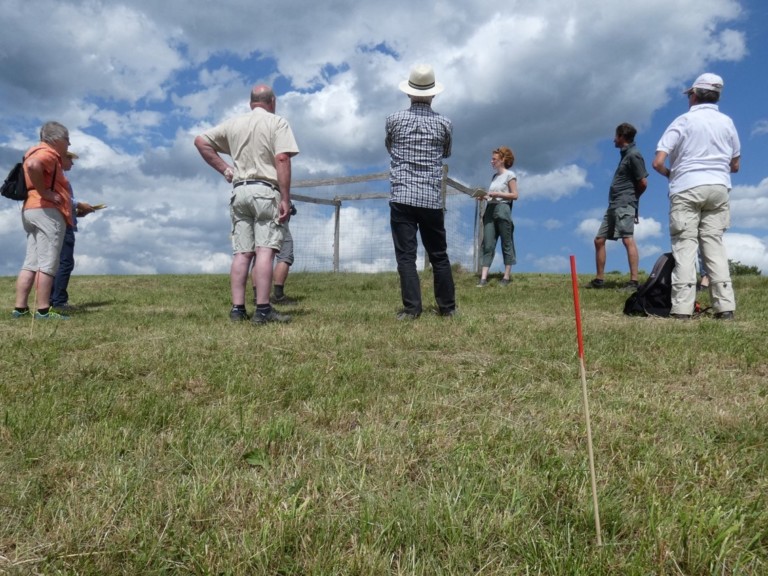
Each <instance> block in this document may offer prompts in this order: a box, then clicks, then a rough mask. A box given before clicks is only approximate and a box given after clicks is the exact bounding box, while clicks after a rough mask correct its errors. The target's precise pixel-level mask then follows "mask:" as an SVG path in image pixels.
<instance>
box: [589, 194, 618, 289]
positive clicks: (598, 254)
mask: <svg viewBox="0 0 768 576" xmlns="http://www.w3.org/2000/svg"><path fill="white" fill-rule="evenodd" d="M614 228H615V221H614V217H613V211H612V210H610V209H609V210H607V211H606V212H605V215H604V216H603V221H602V222H601V223H600V228H599V229H598V231H597V234H596V235H595V280H597V281H598V282H599V283H600V284H601V285H602V283H603V277H604V276H605V241H606V239H607V238H609V237H610V238H613V236H614ZM594 284H595V282H594V281H593V285H594Z"/></svg>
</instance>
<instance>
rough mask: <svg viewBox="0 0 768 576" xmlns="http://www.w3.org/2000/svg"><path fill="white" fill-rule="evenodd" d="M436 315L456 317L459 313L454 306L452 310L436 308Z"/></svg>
mask: <svg viewBox="0 0 768 576" xmlns="http://www.w3.org/2000/svg"><path fill="white" fill-rule="evenodd" d="M437 315H438V316H440V317H442V318H456V317H457V316H458V315H459V311H458V310H456V308H454V309H453V310H445V311H443V310H438V311H437Z"/></svg>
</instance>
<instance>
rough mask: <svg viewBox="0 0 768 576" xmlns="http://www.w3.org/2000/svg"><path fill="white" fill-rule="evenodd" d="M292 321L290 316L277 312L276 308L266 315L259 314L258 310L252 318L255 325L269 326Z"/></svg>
mask: <svg viewBox="0 0 768 576" xmlns="http://www.w3.org/2000/svg"><path fill="white" fill-rule="evenodd" d="M290 321H291V317H290V316H289V315H288V314H280V312H278V311H277V310H275V309H274V308H273V309H272V310H270V311H269V312H267V313H266V314H264V313H263V312H259V311H258V310H257V311H256V312H255V313H254V315H253V318H251V322H253V323H254V324H259V325H261V324H269V323H271V322H277V323H283V324H284V323H288V322H290Z"/></svg>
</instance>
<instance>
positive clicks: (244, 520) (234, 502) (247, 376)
mask: <svg viewBox="0 0 768 576" xmlns="http://www.w3.org/2000/svg"><path fill="white" fill-rule="evenodd" d="M589 278H590V277H589V276H587V275H585V276H584V277H582V278H581V282H582V284H586V282H587V281H588V280H589ZM456 279H457V291H458V301H459V309H460V316H459V317H458V318H455V319H444V318H440V317H437V316H434V315H431V314H425V315H424V316H422V318H420V319H419V320H418V321H415V322H405V323H403V322H397V321H396V320H395V312H396V311H397V310H398V307H399V306H398V304H399V288H398V286H399V284H398V281H397V276H396V275H395V274H376V275H363V274H354V275H348V274H338V275H334V274H307V273H295V274H292V276H291V278H290V279H289V286H288V293H289V294H290V295H291V296H295V297H297V298H299V299H300V303H299V305H298V306H296V307H295V309H294V322H293V323H291V324H290V325H279V326H276V325H271V326H266V327H254V326H251V325H250V324H246V325H233V324H231V323H230V322H229V320H228V305H229V295H228V279H227V278H226V277H225V276H133V277H131V276H129V277H75V278H73V280H72V285H71V289H70V293H71V294H72V298H73V300H74V301H75V302H76V303H78V304H81V305H83V308H82V309H81V310H80V311H78V312H77V313H75V314H74V315H73V318H72V319H71V320H70V321H69V322H48V323H46V322H39V321H38V322H35V323H33V322H32V321H30V320H12V319H11V318H10V310H11V309H12V305H13V285H14V279H12V278H0V303H2V305H3V309H4V310H5V312H3V314H4V315H5V317H4V318H3V320H2V322H0V334H2V356H1V360H0V362H1V363H2V366H1V372H0V373H1V374H2V385H1V386H0V488H1V489H0V573H3V574H11V575H16V574H94V575H95V574H134V575H135V574H267V575H277V574H281V575H288V574H312V575H315V574H328V575H336V574H359V575H376V574H393V575H394V574H403V575H405V574H418V575H432V574H457V575H468V574H476V575H500V574H505V575H506V574H510V575H517V574H545V575H561V574H562V575H577V574H578V575H590V574H594V575H602V574H616V575H638V576H640V575H650V574H685V575H710V574H722V575H731V574H749V575H764V574H768V407H767V405H766V402H767V399H768V352H767V351H766V345H767V343H768V298H766V294H768V278H765V277H758V276H749V277H747V276H740V277H737V278H736V294H737V300H738V305H739V309H738V311H737V320H736V322H731V323H728V322H718V321H715V320H713V319H709V318H704V319H701V320H697V321H691V322H680V321H672V320H661V319H643V318H628V317H625V316H623V315H622V313H621V310H622V306H623V303H624V300H625V299H626V297H627V294H626V293H622V292H620V291H617V290H612V289H608V290H600V291H598V290H590V289H582V290H581V294H580V296H581V304H582V311H583V314H582V316H583V325H584V341H585V350H586V352H585V361H586V379H587V383H588V386H589V395H590V396H589V397H590V407H591V412H592V432H593V439H594V451H595V463H596V474H597V489H598V495H599V502H600V516H601V520H602V530H603V545H602V546H597V545H596V541H595V527H594V516H593V512H592V499H591V488H590V479H589V467H588V459H587V443H586V434H585V422H584V416H583V409H582V400H581V380H580V373H579V361H578V350H577V341H576V333H575V320H574V312H573V300H572V293H571V284H570V278H569V277H568V276H564V275H534V274H520V275H517V276H515V279H514V282H513V285H512V286H510V287H508V288H502V287H499V286H498V277H496V278H493V279H492V281H491V285H490V286H489V287H487V288H483V289H478V288H475V282H476V278H475V277H474V276H472V275H470V274H466V273H459V274H457V277H456ZM624 279H626V278H624ZM611 280H614V281H615V283H616V284H618V283H619V282H620V280H622V279H621V278H619V277H618V276H616V277H615V278H613V279H611V278H609V283H610V282H611ZM423 284H424V287H425V302H427V303H429V304H432V301H431V299H432V295H431V278H430V276H429V275H428V274H427V275H425V277H424V282H423ZM702 300H703V301H704V302H706V297H704V298H702ZM249 308H250V307H249ZM284 311H288V310H287V309H284Z"/></svg>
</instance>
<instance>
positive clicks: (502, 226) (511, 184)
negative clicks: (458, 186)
mask: <svg viewBox="0 0 768 576" xmlns="http://www.w3.org/2000/svg"><path fill="white" fill-rule="evenodd" d="M514 163H515V155H514V154H513V153H512V150H510V149H509V148H507V147H506V146H501V147H500V148H497V149H496V150H494V151H493V153H492V154H491V166H492V167H493V169H494V170H495V171H496V174H494V176H493V180H492V181H491V185H490V186H489V187H488V194H486V195H485V196H484V197H483V198H481V200H484V201H486V206H485V212H484V213H483V247H482V266H483V268H482V272H481V273H480V281H479V282H478V283H477V286H478V287H482V286H486V285H487V284H488V270H489V268H490V267H491V264H492V263H493V256H494V254H495V253H496V243H497V241H498V239H499V238H501V253H502V254H503V256H504V277H503V278H502V279H501V285H502V286H507V285H509V283H510V282H511V279H510V277H509V275H510V273H511V271H512V265H513V264H515V263H517V258H516V256H515V242H514V239H513V234H514V231H515V225H514V224H513V222H512V201H513V200H517V175H516V174H515V173H514V172H513V171H512V170H509V168H511V167H512V165H513V164H514Z"/></svg>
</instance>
